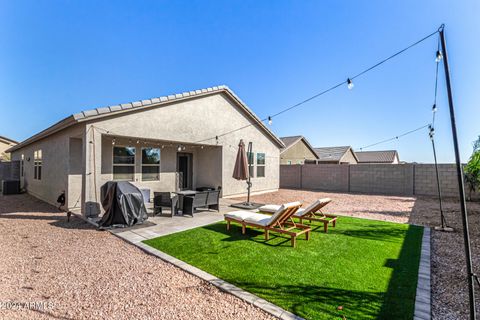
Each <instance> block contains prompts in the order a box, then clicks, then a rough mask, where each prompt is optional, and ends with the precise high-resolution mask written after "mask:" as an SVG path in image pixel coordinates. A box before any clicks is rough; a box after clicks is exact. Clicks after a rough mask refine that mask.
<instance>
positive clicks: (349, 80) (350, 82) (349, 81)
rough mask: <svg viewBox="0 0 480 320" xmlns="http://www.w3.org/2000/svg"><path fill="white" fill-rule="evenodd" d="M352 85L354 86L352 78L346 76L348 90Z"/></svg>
mask: <svg viewBox="0 0 480 320" xmlns="http://www.w3.org/2000/svg"><path fill="white" fill-rule="evenodd" d="M353 87H355V85H354V84H353V81H352V79H350V78H348V79H347V88H348V90H352V89H353Z"/></svg>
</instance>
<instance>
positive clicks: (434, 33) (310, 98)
mask: <svg viewBox="0 0 480 320" xmlns="http://www.w3.org/2000/svg"><path fill="white" fill-rule="evenodd" d="M439 30H440V29H438V30H435V31H434V32H432V33H430V34H428V35H426V36H425V37H423V38H421V39H420V40H417V41H415V42H414V43H412V44H410V45H409V46H407V47H405V48H403V49H402V50H400V51H397V52H396V53H394V54H392V55H390V56H389V57H387V58H385V59H383V60H381V61H379V62H377V63H376V64H374V65H372V66H370V67H368V68H366V69H364V70H363V71H361V72H359V73H357V74H356V75H354V76H353V77H350V78H348V79H347V86H348V85H349V84H350V83H351V84H352V86H350V87H351V88H353V80H355V79H356V78H358V77H360V76H362V75H364V74H365V73H367V72H369V71H371V70H373V69H375V68H378V67H379V66H381V65H382V64H384V63H386V62H388V61H390V60H391V59H393V58H395V57H397V56H399V55H400V54H402V53H404V52H405V51H407V50H409V49H411V48H413V47H415V46H416V45H418V44H420V43H422V42H424V41H425V40H427V39H429V38H431V37H433V36H434V35H436V34H438V33H439ZM344 85H345V81H342V82H339V83H337V84H335V85H333V86H331V87H330V88H328V89H325V90H323V91H321V92H319V93H317V94H315V95H313V96H311V97H309V98H306V99H305V100H303V101H300V102H297V103H295V104H294V105H291V106H289V107H287V108H285V109H283V110H281V111H279V112H277V113H275V114H272V115H271V116H270V118H272V119H273V118H274V117H276V116H279V115H281V114H283V113H285V112H288V111H290V110H292V109H295V108H298V107H300V106H302V105H304V104H305V103H307V102H309V101H312V100H313V99H316V98H318V97H320V96H322V95H324V94H327V93H329V92H330V91H333V90H335V89H337V88H339V87H341V86H344ZM350 87H349V89H350ZM266 120H268V118H265V119H262V120H261V121H262V122H263V121H266ZM257 125H258V124H257V123H251V124H248V125H245V126H242V127H239V128H236V129H233V130H230V131H227V132H224V133H222V134H220V135H217V136H216V137H215V138H216V140H217V144H218V137H219V136H221V137H223V136H226V135H228V134H231V133H234V132H237V131H240V130H243V129H245V128H248V127H251V126H257ZM212 139H213V137H208V138H205V139H202V140H198V141H195V143H201V142H204V141H209V140H212Z"/></svg>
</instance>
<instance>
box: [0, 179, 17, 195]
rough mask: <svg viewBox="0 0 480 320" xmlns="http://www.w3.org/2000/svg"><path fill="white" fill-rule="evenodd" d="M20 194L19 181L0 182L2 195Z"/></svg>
mask: <svg viewBox="0 0 480 320" xmlns="http://www.w3.org/2000/svg"><path fill="white" fill-rule="evenodd" d="M19 193H20V181H19V180H3V181H2V194H3V195H7V194H19Z"/></svg>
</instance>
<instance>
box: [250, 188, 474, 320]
mask: <svg viewBox="0 0 480 320" xmlns="http://www.w3.org/2000/svg"><path fill="white" fill-rule="evenodd" d="M324 197H329V198H331V199H332V200H333V201H332V202H331V203H330V204H329V205H328V207H326V211H328V212H332V213H338V214H341V215H348V216H353V217H363V218H369V219H377V220H386V221H394V222H401V223H412V224H419V225H425V226H429V227H432V228H433V227H435V226H437V225H439V224H440V218H439V215H440V213H439V209H438V200H437V199H435V198H432V197H396V196H379V195H361V194H346V193H330V192H316V191H305V190H289V189H281V190H279V191H278V192H273V193H267V194H262V195H257V196H253V197H252V201H255V202H261V203H275V204H280V203H285V202H290V201H302V202H303V203H304V204H306V205H308V204H309V203H311V202H312V201H314V200H315V199H318V198H324ZM304 206H305V205H304ZM467 208H468V214H469V226H470V237H471V244H472V255H473V268H474V272H475V271H476V272H477V273H479V270H480V203H479V202H468V203H467ZM444 212H445V216H446V220H447V223H448V225H449V226H451V227H453V228H454V229H455V231H454V232H453V233H445V232H440V231H435V230H433V229H432V240H431V241H432V258H431V259H432V260H431V268H432V269H431V272H432V316H433V319H448V320H450V319H451V320H454V319H455V320H457V319H462V320H463V319H468V291H467V281H466V277H465V274H466V272H465V269H466V267H465V251H464V243H463V233H462V221H461V216H460V204H459V202H458V201H457V200H455V199H445V201H444ZM340 223H341V222H340ZM479 290H480V288H478V287H477V292H479ZM476 306H477V310H478V311H477V313H478V312H480V308H479V306H480V297H479V294H477V301H476Z"/></svg>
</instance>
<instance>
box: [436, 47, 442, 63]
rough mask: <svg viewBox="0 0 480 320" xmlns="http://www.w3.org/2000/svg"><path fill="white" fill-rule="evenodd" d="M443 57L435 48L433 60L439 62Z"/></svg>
mask: <svg viewBox="0 0 480 320" xmlns="http://www.w3.org/2000/svg"><path fill="white" fill-rule="evenodd" d="M442 59H443V54H442V52H441V51H440V50H437V54H436V55H435V62H436V63H439V62H440V61H442Z"/></svg>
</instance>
